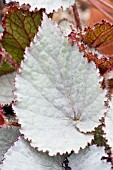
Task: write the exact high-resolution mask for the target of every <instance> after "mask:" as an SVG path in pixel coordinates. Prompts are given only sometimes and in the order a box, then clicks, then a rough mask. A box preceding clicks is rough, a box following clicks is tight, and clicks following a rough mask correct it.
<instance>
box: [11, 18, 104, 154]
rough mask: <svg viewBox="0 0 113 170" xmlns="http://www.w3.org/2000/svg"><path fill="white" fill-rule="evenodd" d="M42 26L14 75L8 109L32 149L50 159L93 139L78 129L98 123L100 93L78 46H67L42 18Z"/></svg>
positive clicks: (94, 74)
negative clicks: (13, 98) (11, 103)
mask: <svg viewBox="0 0 113 170" xmlns="http://www.w3.org/2000/svg"><path fill="white" fill-rule="evenodd" d="M42 28H43V29H40V31H39V35H38V36H36V37H35V39H34V42H33V43H32V44H31V47H30V48H28V49H26V54H25V56H24V57H25V61H24V62H23V63H22V64H21V67H22V72H21V73H20V74H17V76H16V83H15V86H16V91H15V95H16V96H17V101H18V103H17V105H16V106H14V107H13V108H14V110H15V113H17V116H18V118H19V123H20V124H21V125H22V129H21V133H23V134H25V137H27V138H29V139H31V140H32V142H31V145H33V146H37V147H38V149H39V150H43V151H46V150H48V151H49V153H50V154H51V155H54V154H56V153H57V152H60V153H61V154H62V153H65V152H66V151H68V152H70V151H71V150H75V152H78V150H79V148H80V147H85V145H86V144H87V142H89V141H90V140H91V138H92V135H86V134H83V133H81V132H80V131H83V132H87V131H88V132H89V131H92V130H93V129H94V128H95V126H98V125H99V119H100V118H101V117H102V116H103V114H104V98H105V94H104V93H103V91H102V90H101V89H100V85H99V83H98V73H97V72H96V68H95V66H94V64H93V63H90V64H88V63H87V60H86V58H83V53H81V52H79V49H78V47H77V46H76V45H75V46H71V45H70V44H69V43H68V41H67V39H66V38H64V37H63V36H62V34H61V32H60V30H59V29H58V28H57V27H55V26H54V25H53V24H52V22H51V21H50V20H49V19H48V18H47V17H44V21H43V24H42ZM38 37H40V38H38ZM28 115H29V116H28ZM78 129H79V130H78ZM37 134H38V136H37ZM53 136H54V138H53ZM56 141H58V142H56ZM64 143H65V145H64Z"/></svg>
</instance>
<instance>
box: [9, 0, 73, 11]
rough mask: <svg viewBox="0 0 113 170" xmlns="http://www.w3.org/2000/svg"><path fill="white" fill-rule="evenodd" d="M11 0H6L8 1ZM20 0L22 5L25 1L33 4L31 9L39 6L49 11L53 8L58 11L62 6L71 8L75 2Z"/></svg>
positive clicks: (68, 0)
mask: <svg viewBox="0 0 113 170" xmlns="http://www.w3.org/2000/svg"><path fill="white" fill-rule="evenodd" d="M8 1H9V0H6V2H8ZM18 2H19V3H20V5H22V4H23V3H25V4H30V5H31V10H32V9H33V10H34V9H35V8H38V9H41V8H45V9H46V12H47V13H50V12H53V10H55V11H57V10H58V8H61V6H62V7H63V9H64V10H65V9H66V8H69V7H70V6H71V5H73V4H74V3H75V0H56V1H53V0H46V1H45V0H24V1H22V0H18Z"/></svg>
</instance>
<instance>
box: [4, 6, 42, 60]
mask: <svg viewBox="0 0 113 170" xmlns="http://www.w3.org/2000/svg"><path fill="white" fill-rule="evenodd" d="M41 20H42V10H40V11H37V10H36V11H32V12H30V11H29V10H25V9H22V8H17V7H16V6H14V7H9V9H8V13H7V14H6V15H5V18H4V19H3V28H4V32H3V37H2V41H1V43H2V46H3V47H4V49H5V50H6V51H7V52H8V53H9V54H10V55H11V56H12V59H13V60H14V61H16V62H17V63H20V62H21V60H22V59H23V54H24V50H25V48H26V47H27V46H29V44H30V42H31V41H32V39H33V38H34V36H35V34H36V33H37V31H38V27H39V25H40V24H41Z"/></svg>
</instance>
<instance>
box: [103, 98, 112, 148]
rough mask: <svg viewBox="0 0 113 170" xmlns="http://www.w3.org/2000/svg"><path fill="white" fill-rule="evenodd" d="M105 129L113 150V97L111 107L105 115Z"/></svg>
mask: <svg viewBox="0 0 113 170" xmlns="http://www.w3.org/2000/svg"><path fill="white" fill-rule="evenodd" d="M104 131H105V133H106V138H107V140H108V144H109V146H110V147H112V151H113V99H112V100H111V103H110V109H109V111H108V112H107V114H106V117H105V128H104Z"/></svg>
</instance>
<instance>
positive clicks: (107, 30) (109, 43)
mask: <svg viewBox="0 0 113 170" xmlns="http://www.w3.org/2000/svg"><path fill="white" fill-rule="evenodd" d="M82 40H83V41H84V42H85V43H86V44H88V45H89V46H90V47H95V48H96V49H98V50H99V51H100V52H102V53H104V54H108V55H113V52H112V48H113V25H112V24H110V23H109V22H107V21H102V22H100V23H96V24H95V25H94V26H92V27H88V28H86V29H85V32H84V33H83V34H82Z"/></svg>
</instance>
